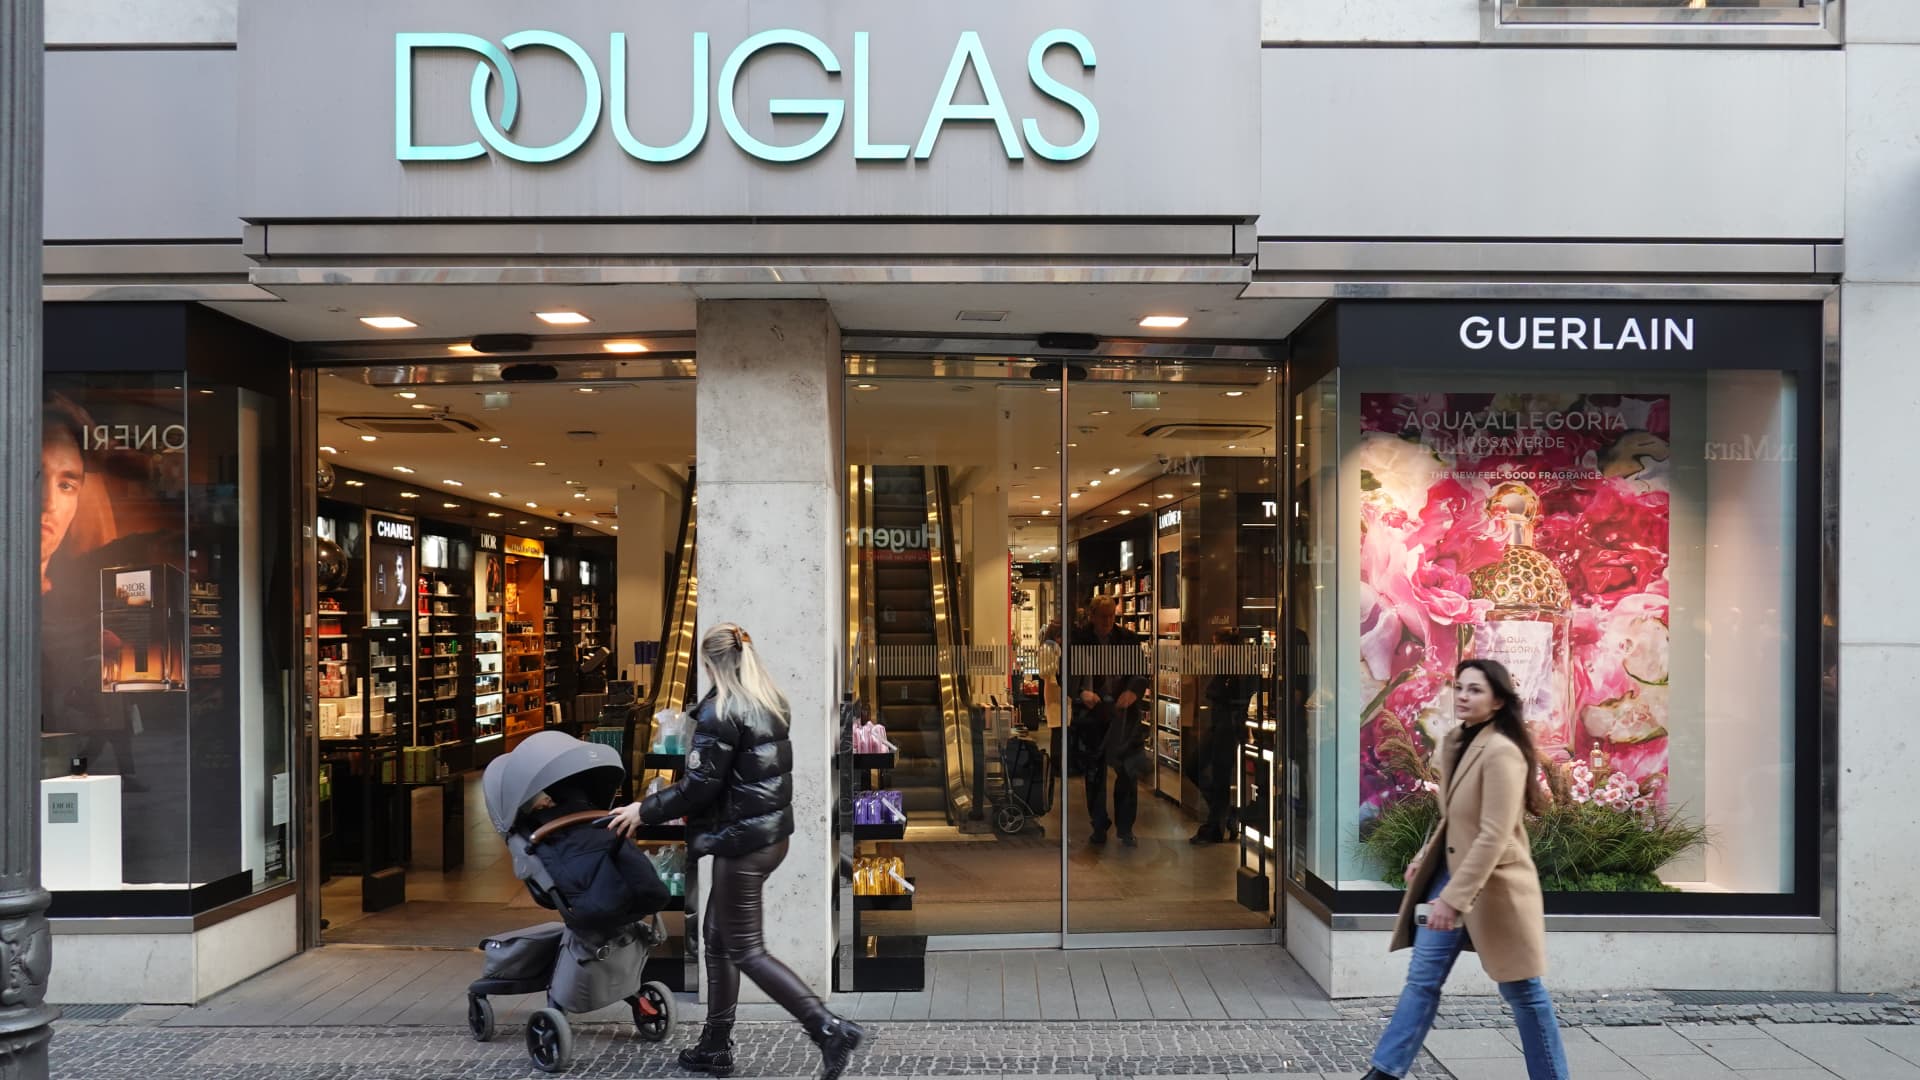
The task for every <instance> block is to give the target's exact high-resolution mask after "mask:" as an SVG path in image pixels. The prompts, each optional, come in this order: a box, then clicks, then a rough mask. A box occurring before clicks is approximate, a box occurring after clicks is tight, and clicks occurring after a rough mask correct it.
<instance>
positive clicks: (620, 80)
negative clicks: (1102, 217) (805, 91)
mask: <svg viewBox="0 0 1920 1080" xmlns="http://www.w3.org/2000/svg"><path fill="white" fill-rule="evenodd" d="M606 44H607V47H606V52H605V54H604V55H605V56H606V72H605V73H604V76H603V74H602V72H601V71H600V68H599V66H598V64H597V63H596V61H595V59H594V57H593V55H592V54H591V53H590V52H589V51H588V49H587V48H586V47H585V46H583V45H582V44H581V43H580V42H579V41H578V40H576V39H574V38H571V37H568V36H567V35H565V34H561V33H558V32H555V31H552V30H521V31H518V32H515V33H511V34H507V35H506V36H505V37H502V38H501V39H500V40H499V42H498V43H495V42H493V41H490V40H487V39H486V38H483V37H479V36H477V35H474V34H466V33H420V32H402V33H396V34H394V36H393V56H394V83H393V85H394V128H393V131H394V157H395V158H396V159H397V160H400V161H466V160H469V159H473V158H478V157H483V156H485V155H486V154H487V153H488V152H489V151H491V152H493V153H494V154H497V155H499V156H501V157H504V158H508V159H510V160H513V161H518V162H523V163H527V164H536V165H537V164H546V163H551V162H557V161H562V160H565V159H566V158H568V157H570V156H572V155H573V154H574V153H576V152H577V151H579V150H580V149H581V148H582V147H584V146H585V145H586V144H587V142H588V140H590V139H592V138H593V136H594V133H595V132H596V131H598V130H599V129H600V127H601V122H602V120H603V118H604V119H605V121H606V126H607V127H609V128H610V129H611V131H612V135H613V138H614V140H615V141H616V142H617V143H619V145H620V149H621V150H622V151H624V152H625V153H626V155H627V156H628V157H630V158H632V159H633V160H635V161H638V162H642V163H646V164H652V165H666V164H672V163H673V162H677V161H681V160H684V159H686V158H688V157H690V156H691V155H692V154H693V153H694V152H695V151H696V150H698V149H699V148H700V146H701V144H702V143H704V142H705V141H706V138H707V133H708V129H709V127H710V126H711V124H710V122H709V116H708V101H709V99H711V100H712V101H713V102H714V103H715V110H716V111H718V112H719V114H720V126H721V128H722V129H723V130H724V131H725V132H726V135H727V138H728V139H729V140H730V141H731V142H732V143H733V144H734V145H735V146H736V147H738V148H739V149H740V150H741V151H743V152H745V153H746V154H748V155H749V156H751V157H754V158H758V159H760V160H762V161H770V162H797V161H805V160H807V159H808V158H811V157H814V156H815V155H817V154H820V153H821V152H822V151H824V150H826V149H827V147H829V146H830V145H832V144H833V142H834V140H835V138H836V137H837V136H838V135H839V133H840V129H841V126H842V124H843V122H844V121H845V119H846V116H847V113H848V111H849V110H848V102H847V100H846V98H845V97H844V96H843V97H820V98H790V97H774V98H773V99H772V100H771V101H769V102H768V103H767V111H768V112H769V113H770V114H771V115H772V116H773V117H775V118H780V117H802V118H813V120H814V121H815V124H814V125H813V126H812V129H811V131H810V132H809V133H808V134H807V135H806V136H805V137H804V138H801V139H800V140H799V141H796V142H783V143H773V142H768V141H766V140H764V139H762V138H760V137H759V136H756V135H754V134H753V133H752V132H750V131H749V130H748V129H747V125H746V124H744V123H742V122H741V117H740V113H739V107H738V104H737V102H736V94H737V91H738V89H739V86H740V83H741V82H742V74H743V72H745V71H746V70H747V69H748V67H749V65H750V63H751V62H752V61H753V59H754V58H755V56H756V55H758V54H760V53H762V52H765V51H767V50H771V49H797V50H800V51H801V52H803V53H805V54H807V55H809V56H810V57H812V59H813V61H814V62H815V63H817V64H818V65H819V66H820V68H821V70H823V71H825V72H826V73H827V74H828V75H830V76H834V77H835V80H836V81H837V80H838V76H840V75H841V74H842V71H843V67H842V63H841V60H840V54H839V53H837V52H835V50H834V48H833V47H832V46H831V45H829V44H828V43H827V42H826V41H825V40H823V39H821V38H820V37H817V36H815V35H813V34H810V33H807V32H806V31H803V30H797V29H790V28H781V29H772V30H762V31H760V32H758V33H756V34H753V35H751V36H750V37H748V38H747V39H746V40H744V41H742V42H740V44H739V45H737V46H735V47H734V48H733V49H732V50H731V51H730V52H728V53H727V55H726V57H725V58H724V59H723V60H721V61H720V67H719V76H718V78H717V79H713V78H711V77H710V72H711V70H712V64H713V61H714V56H713V50H712V40H711V37H710V35H709V34H708V32H706V31H704V30H703V31H695V32H693V33H692V34H691V35H690V36H689V38H688V42H687V48H688V49H689V50H690V52H691V56H692V65H691V72H692V77H691V88H690V93H688V94H687V96H686V97H685V98H684V99H683V98H681V97H680V96H679V94H678V93H675V92H672V91H666V92H665V93H663V92H662V90H663V89H664V88H654V87H651V86H648V87H645V88H644V89H642V91H641V93H640V95H639V97H640V98H641V99H642V100H645V101H649V102H651V101H657V100H659V99H661V98H662V97H666V98H668V99H669V100H673V101H676V102H677V101H682V100H684V101H686V102H687V103H688V104H686V105H685V106H676V107H683V108H685V110H686V127H685V129H684V132H685V133H684V134H683V135H681V136H680V137H679V138H678V139H677V140H675V141H674V142H671V143H666V144H652V143H647V142H643V141H641V140H640V139H638V138H636V137H635V136H634V134H633V124H632V123H631V119H630V117H629V109H630V108H631V107H632V106H631V104H630V101H631V100H632V95H633V90H634V84H635V83H636V82H642V81H644V80H645V78H646V76H647V74H648V70H647V69H645V68H644V67H642V66H637V65H635V64H634V63H632V62H631V61H630V59H629V55H628V42H627V35H626V33H625V32H623V31H613V32H612V33H610V34H608V36H607V39H606ZM842 44H843V45H850V47H851V49H850V53H849V56H850V58H851V65H850V68H851V70H850V71H848V72H847V74H848V75H849V79H848V81H849V82H850V83H851V86H850V87H849V91H850V95H851V98H852V108H851V111H852V114H853V151H852V153H853V157H854V159H855V160H856V161H904V160H906V159H907V158H908V157H909V156H911V157H912V158H913V159H915V160H919V161H924V160H926V159H928V158H931V157H932V156H933V152H934V147H935V144H936V143H937V142H938V140H939V138H940V132H941V130H942V129H943V128H944V127H945V126H946V125H947V124H949V123H989V124H992V125H993V128H994V131H995V133H996V134H997V135H998V138H999V143H1000V148H1001V151H1002V152H1003V153H1004V154H1005V156H1006V158H1007V160H1009V161H1018V160H1021V159H1023V158H1025V157H1026V156H1027V155H1028V154H1029V153H1031V154H1032V155H1033V156H1035V157H1038V158H1042V159H1044V160H1047V161H1054V162H1072V161H1078V160H1080V159H1082V158H1084V157H1086V156H1087V155H1088V154H1090V153H1092V152H1093V148H1094V145H1095V144H1096V143H1097V142H1099V139H1100V111H1099V109H1098V108H1097V107H1096V106H1095V105H1094V102H1093V100H1092V99H1091V98H1090V97H1089V96H1088V94H1087V93H1086V92H1085V91H1086V90H1087V89H1088V88H1089V87H1088V73H1090V72H1092V71H1093V70H1094V67H1095V64H1096V57H1095V53H1094V47H1093V42H1092V41H1091V40H1089V39H1088V37H1087V35H1085V34H1083V33H1081V32H1080V31H1078V30H1070V29H1065V28H1055V29H1050V30H1047V31H1044V32H1043V33H1041V34H1039V35H1038V36H1036V37H1034V38H1033V39H1032V40H1031V41H1028V42H1023V43H1022V47H1023V48H1024V57H1023V59H1024V62H1025V70H1026V76H1027V79H1028V81H1029V82H1031V83H1032V85H1033V89H1034V90H1035V91H1036V92H1037V93H1038V94H1039V95H1040V96H1041V97H1042V98H1044V99H1047V100H1049V101H1051V102H1053V103H1055V104H1057V105H1058V106H1060V109H1059V110H1057V111H1059V112H1060V113H1061V114H1062V115H1060V116H1047V117H1038V116H1022V117H1018V118H1016V117H1015V116H1014V112H1013V109H1012V108H1011V107H1010V106H1009V105H1008V102H1007V98H1006V96H1005V95H1003V94H1002V93H1001V90H1000V81H999V76H998V75H996V73H995V66H994V63H993V59H992V56H991V55H990V50H989V49H988V44H987V39H986V38H985V37H983V36H982V34H981V33H979V32H978V31H975V30H965V31H962V32H960V33H959V34H958V35H957V36H956V37H955V39H954V42H953V47H952V50H951V53H950V56H949V59H948V62H947V67H946V76H945V78H944V79H943V80H942V81H941V84H940V88H939V90H938V91H937V92H936V93H935V94H934V95H933V98H932V100H931V101H930V102H929V103H928V105H927V108H926V112H925V121H924V123H922V124H921V125H920V128H919V132H918V139H917V140H916V141H915V142H913V143H912V144H908V143H905V142H878V141H875V140H876V137H877V136H876V134H875V132H874V131H873V106H872V102H873V97H874V90H875V87H874V85H873V84H874V71H875V64H874V63H873V59H872V57H873V51H874V40H873V35H872V34H871V32H869V31H866V30H856V31H854V32H853V33H852V35H851V39H850V41H847V42H843V43H842ZM881 44H882V47H883V48H884V47H885V42H884V41H882V43H881ZM995 44H996V45H1000V44H1001V43H1000V42H998V41H996V42H995ZM525 49H548V50H552V51H554V52H557V53H559V54H561V55H562V56H563V57H565V58H566V59H567V60H568V61H569V62H570V63H571V64H572V65H573V67H574V68H575V70H576V71H577V73H578V77H579V95H580V96H579V99H578V100H579V110H580V111H579V113H578V122H577V123H575V124H574V126H573V127H572V129H571V130H570V131H569V132H568V133H567V134H566V135H564V136H562V137H561V138H559V139H557V140H555V141H553V142H549V143H544V144H539V145H526V144H523V143H521V142H519V141H518V140H516V139H515V138H514V137H513V130H514V124H515V120H516V119H517V118H518V115H519V113H520V105H521V80H520V78H519V76H518V75H517V74H516V73H515V71H514V56H515V54H516V53H518V52H519V51H521V50H525ZM423 50H458V51H463V52H467V53H471V54H473V55H474V56H475V57H476V58H477V62H476V63H475V65H474V68H473V74H472V77H471V80H470V82H469V83H468V106H469V111H470V112H471V114H472V120H473V127H474V129H475V132H476V134H477V135H478V136H479V137H478V138H477V139H474V140H471V141H468V142H462V143H437V144H426V145H423V144H421V143H419V142H418V141H417V140H416V139H415V136H414V126H413V114H414V54H415V53H416V52H420V51H423ZM1015 55H1019V54H1017V53H1016V54H1015ZM1009 59H1010V58H1009V57H1006V56H1004V55H1003V56H1002V57H1001V62H1000V67H1001V69H1002V70H1004V69H1006V68H1007V67H1009V66H1012V65H1011V64H1010V63H1009ZM1050 61H1051V63H1052V66H1051V67H1050V66H1049V62H1050ZM496 83H497V84H498V87H499V102H500V104H499V111H498V115H497V116H496V115H495V113H494V110H493V108H492V107H491V105H490V103H489V98H490V95H491V93H492V90H493V87H494V84H496ZM963 85H967V86H969V87H977V91H972V90H970V91H967V92H963V90H962V86H963ZM890 92H891V91H890V90H889V89H887V88H886V87H882V88H880V93H881V94H888V93H890ZM967 96H977V97H979V98H980V99H981V100H979V101H964V102H963V101H961V100H958V99H959V98H962V97H967ZM569 108H571V106H569ZM568 115H569V116H571V115H573V114H572V113H571V112H570V111H569V113H568ZM677 124H678V117H675V118H674V125H675V129H676V130H678V128H677ZM895 134H896V135H904V134H907V133H906V132H899V133H895Z"/></svg>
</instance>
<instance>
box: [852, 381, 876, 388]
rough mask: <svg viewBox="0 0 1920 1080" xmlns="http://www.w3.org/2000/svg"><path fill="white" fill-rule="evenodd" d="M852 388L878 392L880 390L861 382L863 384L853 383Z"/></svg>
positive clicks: (870, 384)
mask: <svg viewBox="0 0 1920 1080" xmlns="http://www.w3.org/2000/svg"><path fill="white" fill-rule="evenodd" d="M853 388H854V389H855V390H878V389H880V388H879V387H878V386H875V385H874V384H873V383H870V382H863V383H854V384H853Z"/></svg>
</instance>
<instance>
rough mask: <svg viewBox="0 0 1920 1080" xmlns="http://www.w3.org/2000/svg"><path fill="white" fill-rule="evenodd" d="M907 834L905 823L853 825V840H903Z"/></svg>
mask: <svg viewBox="0 0 1920 1080" xmlns="http://www.w3.org/2000/svg"><path fill="white" fill-rule="evenodd" d="M906 836H907V827H906V826H905V825H855V826H854V827H853V838H854V839H855V840H904V839H906Z"/></svg>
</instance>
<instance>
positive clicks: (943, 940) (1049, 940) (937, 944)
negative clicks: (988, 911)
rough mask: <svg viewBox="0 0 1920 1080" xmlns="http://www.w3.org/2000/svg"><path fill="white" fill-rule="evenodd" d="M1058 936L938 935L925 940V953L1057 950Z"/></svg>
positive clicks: (1038, 934) (1058, 945)
mask: <svg viewBox="0 0 1920 1080" xmlns="http://www.w3.org/2000/svg"><path fill="white" fill-rule="evenodd" d="M1059 947H1060V935H1059V934H1048V933H1036V934H940V935H936V936H933V937H929V938H928V939H927V951H928V952H930V953H936V952H973V951H976V950H979V949H1057V948H1059Z"/></svg>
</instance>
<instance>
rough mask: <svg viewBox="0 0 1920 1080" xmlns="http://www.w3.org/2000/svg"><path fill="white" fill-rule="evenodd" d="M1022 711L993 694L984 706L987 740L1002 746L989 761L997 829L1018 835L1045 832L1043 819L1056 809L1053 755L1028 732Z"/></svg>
mask: <svg viewBox="0 0 1920 1080" xmlns="http://www.w3.org/2000/svg"><path fill="white" fill-rule="evenodd" d="M1017 716H1018V713H1017V712H1016V711H1015V710H1014V709H1012V708H1011V707H1007V706H1003V705H1001V704H1000V702H999V700H998V699H997V698H989V699H988V702H987V705H986V707H984V708H983V709H981V717H982V719H983V720H984V721H985V725H986V732H985V734H986V740H985V741H986V743H987V745H988V746H994V747H998V748H999V754H998V755H997V758H996V759H995V760H990V761H988V762H987V764H986V780H987V784H986V795H987V803H988V805H990V806H991V807H992V808H993V831H994V832H996V833H998V834H1000V835H1001V836H1017V835H1019V834H1020V833H1023V832H1025V831H1027V830H1028V829H1029V828H1032V829H1034V830H1036V831H1039V832H1041V833H1042V835H1044V834H1045V832H1044V829H1042V827H1041V825H1040V822H1039V819H1040V818H1042V817H1044V816H1046V814H1047V812H1048V811H1049V810H1051V809H1053V769H1052V768H1051V763H1050V762H1049V760H1048V757H1049V755H1048V754H1047V752H1046V751H1045V750H1042V749H1041V748H1040V744H1039V743H1037V742H1035V741H1034V740H1033V738H1032V737H1031V736H1030V735H1029V734H1028V732H1027V728H1026V726H1025V725H1023V724H1021V723H1020V722H1019V720H1018V719H1017Z"/></svg>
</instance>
